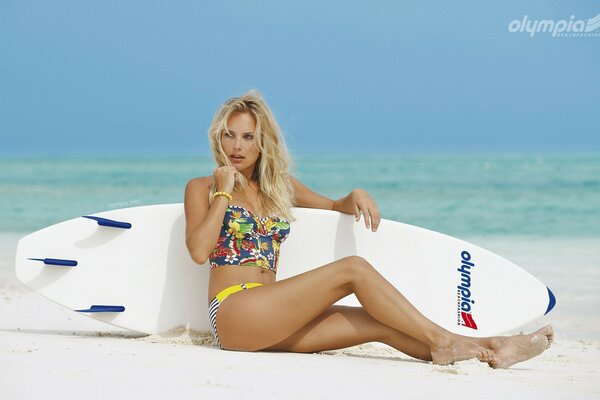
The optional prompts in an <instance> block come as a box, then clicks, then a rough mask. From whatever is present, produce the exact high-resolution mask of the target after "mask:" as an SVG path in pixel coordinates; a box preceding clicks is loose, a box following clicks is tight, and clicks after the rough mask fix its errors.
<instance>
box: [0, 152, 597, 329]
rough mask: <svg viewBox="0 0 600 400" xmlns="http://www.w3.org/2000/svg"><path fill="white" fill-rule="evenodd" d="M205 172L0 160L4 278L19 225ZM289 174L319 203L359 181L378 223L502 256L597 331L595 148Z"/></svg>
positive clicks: (170, 192)
mask: <svg viewBox="0 0 600 400" xmlns="http://www.w3.org/2000/svg"><path fill="white" fill-rule="evenodd" d="M214 168H215V165H214V161H213V160H212V158H211V156H210V155H209V154H199V155H197V156H189V155H188V156H173V155H168V156H167V155H165V156H157V155H152V156H118V157H98V156H86V157H82V156H79V157H74V156H46V157H41V156H35V157H34V156H30V157H27V156H0V199H1V201H0V272H1V273H2V274H3V276H5V277H6V276H10V275H11V274H12V272H13V269H14V253H15V248H16V244H17V241H18V239H19V238H20V237H22V236H25V235H27V234H28V233H31V232H34V231H36V230H38V229H41V228H44V227H46V226H49V225H52V224H56V223H59V222H62V221H65V220H68V219H72V218H76V217H79V216H81V215H87V214H92V213H97V212H101V211H105V210H110V209H117V208H125V207H136V206H143V205H150V204H162V203H181V202H183V197H184V188H185V185H186V183H187V182H188V181H189V180H190V179H192V178H194V177H197V176H205V175H211V174H212V171H213V170H214ZM291 172H292V174H294V175H295V176H296V177H297V178H298V179H300V181H302V182H303V183H304V184H305V185H306V186H308V187H309V188H310V189H312V190H313V191H315V192H317V193H320V194H322V195H324V196H327V197H329V198H331V199H339V198H342V197H344V196H346V195H347V194H348V193H349V192H350V191H351V190H352V189H354V188H362V189H365V190H367V191H368V192H369V193H370V194H371V196H372V198H373V199H374V200H375V202H376V204H377V205H378V207H379V209H380V211H381V215H382V217H383V218H385V219H390V220H396V221H401V222H404V223H408V224H411V225H416V226H420V227H424V228H427V229H431V230H434V231H438V232H442V233H444V234H447V235H451V236H455V237H458V238H460V239H464V240H467V241H470V242H472V243H475V244H477V245H480V246H482V247H485V248H487V249H489V250H491V251H494V252H496V253H498V254H500V255H502V256H504V257H506V258H508V259H509V260H511V261H513V262H515V263H517V264H518V265H520V266H522V267H523V268H525V269H526V270H528V271H529V272H530V273H532V274H534V275H535V276H537V277H538V278H539V279H540V280H542V281H543V282H544V283H545V284H546V285H548V286H549V287H551V288H552V290H553V291H554V292H555V294H556V296H557V300H558V302H557V307H556V312H554V315H555V316H554V320H555V322H556V323H558V325H559V326H560V325H561V324H563V325H564V324H566V325H565V326H568V328H567V330H568V331H569V333H570V334H571V336H575V337H579V336H578V335H583V337H594V338H595V337H598V338H600V314H599V313H598V312H597V310H598V309H600V153H571V154H569V153H563V154H561V153H519V154H509V153H464V154H459V153H450V154H440V153H436V154H390V153H380V154H377V153H369V154H360V153H357V154H351V153H344V154H324V153H314V154H308V153H304V154H296V155H295V156H294V158H293V165H292V167H291ZM390 252H393V249H391V250H390Z"/></svg>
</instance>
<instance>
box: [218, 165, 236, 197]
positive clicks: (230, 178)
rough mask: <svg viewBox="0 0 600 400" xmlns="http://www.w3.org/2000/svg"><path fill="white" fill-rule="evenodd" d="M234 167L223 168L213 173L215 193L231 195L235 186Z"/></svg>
mask: <svg viewBox="0 0 600 400" xmlns="http://www.w3.org/2000/svg"><path fill="white" fill-rule="evenodd" d="M238 173H239V172H238V170H237V169H236V168H235V167H229V166H223V167H219V168H217V169H215V170H214V171H213V176H214V177H215V185H216V188H217V192H227V193H229V194H231V192H233V187H234V185H235V177H236V174H238Z"/></svg>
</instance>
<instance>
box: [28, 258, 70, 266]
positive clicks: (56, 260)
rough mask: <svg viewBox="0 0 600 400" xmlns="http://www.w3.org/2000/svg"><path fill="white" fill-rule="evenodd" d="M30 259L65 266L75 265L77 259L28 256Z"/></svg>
mask: <svg viewBox="0 0 600 400" xmlns="http://www.w3.org/2000/svg"><path fill="white" fill-rule="evenodd" d="M28 260H34V261H43V262H44V264H46V265H62V266H64V267H75V266H76V265H77V261H75V260H61V259H60V258H28Z"/></svg>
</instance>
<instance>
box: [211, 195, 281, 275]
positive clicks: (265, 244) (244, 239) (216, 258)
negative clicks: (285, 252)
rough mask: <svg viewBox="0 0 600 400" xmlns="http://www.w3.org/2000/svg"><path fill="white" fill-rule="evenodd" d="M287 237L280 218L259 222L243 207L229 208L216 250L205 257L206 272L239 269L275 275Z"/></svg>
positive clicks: (260, 220)
mask: <svg viewBox="0 0 600 400" xmlns="http://www.w3.org/2000/svg"><path fill="white" fill-rule="evenodd" d="M289 234H290V224H289V223H288V221H287V220H286V219H284V218H277V217H263V218H260V217H257V216H255V215H254V214H253V213H251V212H250V211H249V210H247V209H246V208H244V207H240V206H234V205H230V206H228V207H227V210H226V211H225V217H224V218H223V225H222V226H221V234H220V235H219V241H218V242H217V246H216V247H215V249H214V250H213V251H212V253H211V254H210V256H209V257H208V258H209V260H210V269H213V268H217V267H221V266H226V265H239V266H242V267H259V268H264V269H268V270H271V271H273V272H275V273H277V262H278V260H279V246H280V245H281V243H283V242H284V241H285V239H287V237H288V235H289Z"/></svg>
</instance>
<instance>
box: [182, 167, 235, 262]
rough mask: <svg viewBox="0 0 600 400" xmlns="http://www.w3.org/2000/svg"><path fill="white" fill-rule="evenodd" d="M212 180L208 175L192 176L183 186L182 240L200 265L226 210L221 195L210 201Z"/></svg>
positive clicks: (211, 245)
mask: <svg viewBox="0 0 600 400" xmlns="http://www.w3.org/2000/svg"><path fill="white" fill-rule="evenodd" d="M212 181H213V180H212V177H210V176H206V177H202V178H194V179H191V180H190V181H189V182H188V183H187V185H186V186H185V199H184V208H185V222H186V226H185V244H186V246H187V249H188V252H189V253H190V256H191V257H192V260H194V262H196V263H197V264H200V265H202V264H204V263H206V260H207V259H208V256H209V255H210V253H211V252H212V251H213V249H214V248H215V247H216V245H217V241H218V240H219V233H220V232H221V225H222V224H223V218H224V217H225V211H226V210H227V198H226V197H224V196H217V197H216V198H215V199H214V200H213V202H212V204H211V205H209V203H208V194H209V192H210V188H211V186H212Z"/></svg>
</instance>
